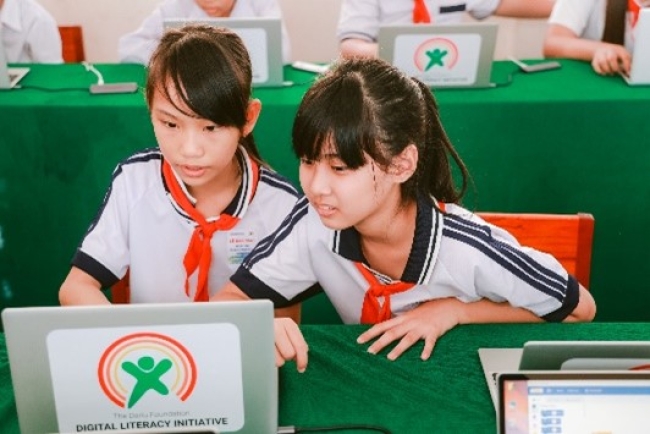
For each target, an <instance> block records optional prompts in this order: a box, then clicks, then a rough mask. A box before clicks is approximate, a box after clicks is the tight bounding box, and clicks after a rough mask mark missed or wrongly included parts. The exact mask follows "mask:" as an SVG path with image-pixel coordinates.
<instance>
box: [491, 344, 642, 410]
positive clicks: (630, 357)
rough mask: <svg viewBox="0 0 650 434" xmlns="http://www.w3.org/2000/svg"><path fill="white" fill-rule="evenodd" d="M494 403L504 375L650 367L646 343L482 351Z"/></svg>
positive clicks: (548, 346) (539, 346)
mask: <svg viewBox="0 0 650 434" xmlns="http://www.w3.org/2000/svg"><path fill="white" fill-rule="evenodd" d="M478 353H479V359H480V361H481V367H482V368H483V374H484V376H485V381H486V383H487V385H488V389H489V391H490V397H491V398H492V401H493V403H494V404H495V407H496V404H497V388H496V378H497V376H498V374H500V373H502V372H517V371H533V370H604V369H607V370H612V369H616V370H629V369H639V368H641V367H644V366H650V342H647V341H529V342H526V343H525V344H524V346H523V348H479V350H478Z"/></svg>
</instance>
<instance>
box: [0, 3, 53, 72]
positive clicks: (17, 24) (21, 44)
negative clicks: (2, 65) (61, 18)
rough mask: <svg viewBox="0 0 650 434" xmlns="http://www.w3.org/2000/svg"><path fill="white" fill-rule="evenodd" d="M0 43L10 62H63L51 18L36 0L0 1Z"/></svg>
mask: <svg viewBox="0 0 650 434" xmlns="http://www.w3.org/2000/svg"><path fill="white" fill-rule="evenodd" d="M0 42H2V47H0V48H4V50H5V54H6V57H7V62H10V63H62V62H63V51H62V47H61V35H60V34H59V29H58V27H57V24H56V21H54V18H53V17H52V16H51V15H50V14H49V13H48V12H47V11H46V10H45V8H43V6H41V5H40V4H39V3H37V2H36V1H35V0H0Z"/></svg>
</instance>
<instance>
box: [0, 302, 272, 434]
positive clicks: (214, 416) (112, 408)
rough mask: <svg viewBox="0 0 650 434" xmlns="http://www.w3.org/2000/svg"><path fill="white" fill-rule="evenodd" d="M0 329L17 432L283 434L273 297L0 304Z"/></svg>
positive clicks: (36, 433) (34, 433) (33, 433)
mask: <svg viewBox="0 0 650 434" xmlns="http://www.w3.org/2000/svg"><path fill="white" fill-rule="evenodd" d="M2 321H3V325H4V330H5V338H6V345H7V353H8V356H9V367H10V371H11V378H12V383H13V389H14V395H15V399H16V408H17V413H18V423H19V426H20V430H21V432H22V433H24V434H42V433H53V432H61V433H72V432H86V431H118V432H119V431H120V430H135V431H138V430H142V431H143V432H166V431H164V430H176V431H179V432H181V431H183V430H189V432H201V431H202V430H206V429H212V430H214V431H217V432H219V433H237V434H275V433H276V431H277V429H278V426H277V418H278V378H277V369H276V367H275V349H274V336H273V306H272V303H271V302H270V301H269V300H255V301H245V302H219V303H178V304H176V303H169V304H132V305H129V304H127V305H111V306H92V307H90V306H83V307H81V306H79V307H24V308H6V309H4V310H3V311H2ZM171 432H173V431H171Z"/></svg>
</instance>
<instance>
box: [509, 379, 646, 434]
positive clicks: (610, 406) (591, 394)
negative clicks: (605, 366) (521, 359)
mask: <svg viewBox="0 0 650 434" xmlns="http://www.w3.org/2000/svg"><path fill="white" fill-rule="evenodd" d="M499 395H500V402H499V425H500V426H499V433H501V434H525V433H536V434H537V433H538V434H546V433H549V434H550V433H577V434H580V433H585V434H586V433H589V434H592V433H603V434H604V433H642V432H647V430H648V427H649V426H650V412H648V409H649V408H650V373H630V372H624V371H621V372H617V373H614V372H608V373H605V372H600V373H595V372H591V373H585V372H582V373H580V372H562V373H526V374H522V373H518V374H504V375H502V376H501V377H500V378H499Z"/></svg>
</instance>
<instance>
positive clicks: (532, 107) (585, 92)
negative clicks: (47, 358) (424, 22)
mask: <svg viewBox="0 0 650 434" xmlns="http://www.w3.org/2000/svg"><path fill="white" fill-rule="evenodd" d="M31 66H32V71H31V72H30V74H29V75H28V76H27V77H25V79H24V81H23V83H22V84H23V86H24V88H23V89H20V90H12V91H6V92H0V234H1V237H0V309H1V308H2V307H5V306H21V305H41V304H45V305H49V304H56V303H57V295H56V293H57V289H58V287H59V285H60V282H61V281H62V280H63V278H64V277H65V275H66V273H67V271H68V264H69V260H70V258H71V257H72V254H73V252H74V250H75V248H76V246H77V244H78V242H79V241H80V239H81V237H82V235H83V234H84V232H85V231H86V229H87V227H88V224H89V223H90V221H91V220H92V218H93V217H94V215H95V213H96V212H97V209H98V207H99V204H100V202H101V200H102V198H103V195H104V193H105V191H106V188H107V186H108V184H109V181H110V174H111V172H112V170H113V168H114V167H115V165H116V164H117V162H118V161H120V160H121V159H123V158H125V157H126V156H128V155H129V154H130V153H131V152H133V151H135V150H138V149H141V148H146V147H151V146H155V141H154V136H153V131H152V128H151V124H150V121H149V118H148V113H147V109H146V105H145V102H144V98H143V95H142V93H141V92H138V93H135V94H124V95H91V94H89V92H88V86H89V85H90V84H92V83H94V81H95V76H94V75H93V74H91V73H89V72H87V71H86V70H85V69H84V67H83V66H82V65H79V64H64V65H31ZM97 68H98V69H99V70H100V71H101V72H102V73H103V75H104V78H105V81H106V82H107V83H115V82H128V81H135V82H137V83H139V84H142V83H143V82H144V78H145V71H144V69H143V68H142V67H141V66H136V65H116V64H106V65H97ZM515 70H516V67H515V66H514V65H513V64H512V63H509V62H496V63H495V64H494V68H493V81H494V82H495V83H498V84H499V85H498V86H497V87H495V88H491V89H465V90H461V89H443V90H438V91H436V92H435V94H436V96H437V99H438V102H439V105H440V112H441V116H442V119H443V122H444V124H445V126H446V129H447V132H448V134H449V136H450V138H451V140H452V142H453V143H454V144H455V146H456V147H457V149H458V151H459V152H460V155H461V156H462V157H463V158H464V160H465V162H466V164H467V166H468V167H469V170H470V172H471V173H472V175H473V182H474V186H473V187H470V191H469V194H468V196H467V198H466V200H465V202H464V203H465V205H466V206H467V207H469V208H471V209H475V210H477V211H503V212H543V213H576V212H590V213H592V214H593V215H594V216H595V220H596V225H595V237H594V252H593V261H592V276H591V282H592V287H591V288H590V289H591V291H592V292H593V294H594V296H595V298H596V300H597V302H598V305H599V312H598V317H597V319H599V320H609V321H628V320H644V319H648V314H647V311H648V309H647V307H646V306H647V304H650V300H649V302H648V303H644V302H643V300H648V299H650V297H649V296H648V295H647V294H649V293H650V291H649V289H650V288H649V286H650V283H649V280H648V279H647V278H646V274H645V270H646V269H647V267H648V264H649V260H648V255H647V246H648V245H650V225H649V224H648V222H649V219H650V218H649V217H648V216H650V182H649V179H648V177H649V174H650V146H648V144H649V143H650V141H649V139H648V138H649V137H650V122H649V121H648V114H649V113H650V87H646V88H641V87H640V88H631V87H628V86H627V85H626V84H625V83H624V82H623V80H622V79H621V78H620V77H601V76H598V75H596V74H595V73H594V72H593V71H592V70H591V67H590V65H589V64H587V63H583V62H576V61H568V60H567V61H562V68H561V69H558V70H554V71H546V72H540V73H535V74H524V73H517V74H515V73H514V71H515ZM285 78H286V79H287V80H292V81H293V82H295V83H296V84H295V85H294V86H291V87H284V88H275V89H255V91H254V94H255V96H256V97H258V98H260V99H261V101H262V103H263V109H262V114H261V116H260V119H259V122H258V124H257V127H256V129H255V133H254V134H255V138H256V141H257V143H258V146H259V148H260V151H261V153H262V155H263V156H264V157H265V158H266V159H267V161H268V162H269V163H270V164H271V165H272V166H273V167H274V168H275V169H276V170H278V171H279V172H281V173H283V174H285V175H287V176H288V177H289V178H291V179H292V180H293V181H297V168H298V162H297V160H296V158H295V157H294V156H293V154H292V151H291V147H290V144H291V126H292V121H293V118H294V115H295V113H296V110H297V106H298V104H299V102H300V100H301V98H302V96H303V94H304V92H305V91H306V90H307V88H308V87H309V85H310V83H311V82H312V80H313V78H314V74H310V73H305V72H299V71H295V70H293V69H291V68H290V67H287V69H286V71H285ZM619 288H625V293H624V294H622V293H621V292H620V290H619ZM321 307H322V306H321V305H314V304H312V305H310V302H309V301H308V302H307V304H306V306H305V310H304V320H305V321H306V322H320V321H324V322H328V321H330V320H331V317H327V318H325V317H323V314H322V312H323V310H322V309H321ZM328 315H329V314H328Z"/></svg>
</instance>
